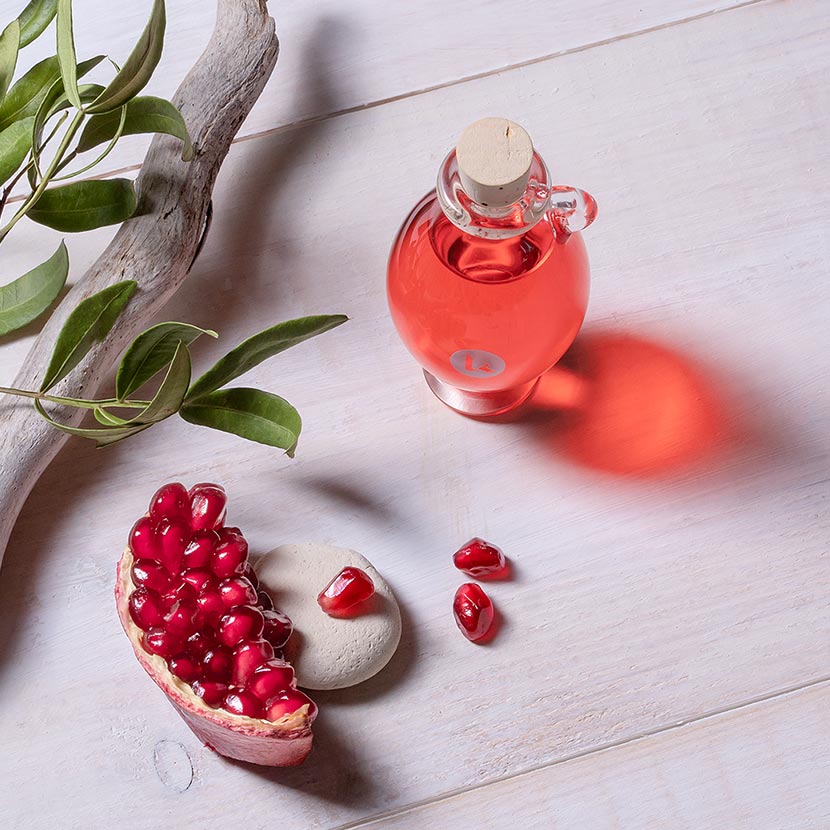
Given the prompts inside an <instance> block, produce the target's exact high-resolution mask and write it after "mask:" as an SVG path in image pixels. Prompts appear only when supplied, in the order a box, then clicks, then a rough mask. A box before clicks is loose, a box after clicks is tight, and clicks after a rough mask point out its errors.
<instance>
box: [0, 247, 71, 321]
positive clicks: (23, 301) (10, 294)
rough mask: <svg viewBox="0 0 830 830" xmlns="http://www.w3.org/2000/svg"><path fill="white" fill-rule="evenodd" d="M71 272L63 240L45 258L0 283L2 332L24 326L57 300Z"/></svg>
mask: <svg viewBox="0 0 830 830" xmlns="http://www.w3.org/2000/svg"><path fill="white" fill-rule="evenodd" d="M68 273H69V254H67V252H66V245H64V244H63V242H61V244H60V246H59V247H58V250H57V251H55V253H54V254H52V256H50V257H49V259H47V260H46V262H42V263H41V264H40V265H38V266H37V267H36V268H32V270H31V271H28V272H27V273H25V274H24V275H23V276H22V277H18V278H17V279H16V280H15V281H14V282H11V283H9V284H8V285H4V286H2V287H0V335H3V334H8V333H9V332H10V331H15V330H16V329H19V328H22V327H23V326H25V325H26V324H27V323H31V322H32V320H34V319H36V318H37V317H39V316H40V315H41V314H43V312H44V311H46V309H47V308H49V306H50V305H52V303H53V302H54V301H55V299H56V297H57V296H58V294H60V292H61V289H62V288H63V286H64V284H65V283H66V275H67V274H68Z"/></svg>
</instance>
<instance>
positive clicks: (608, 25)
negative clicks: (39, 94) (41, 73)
mask: <svg viewBox="0 0 830 830" xmlns="http://www.w3.org/2000/svg"><path fill="white" fill-rule="evenodd" d="M746 2H751V0H675V2H673V3H665V2H663V0H637V1H636V2H634V0H627V2H622V3H621V2H619V0H567V2H559V3H556V4H553V3H550V2H548V1H547V0H521V2H518V3H513V4H510V13H505V12H506V9H507V6H506V4H504V3H492V2H490V3H482V2H480V0H457V2H455V3H450V4H448V3H445V2H443V0H419V2H418V3H415V4H413V3H400V2H396V3H389V2H385V1H384V0H348V2H345V3H344V2H343V0H314V3H298V2H284V0H283V2H278V0H272V2H271V3H270V7H271V13H272V14H273V15H274V17H275V19H276V21H277V30H278V34H279V37H280V41H281V43H282V51H281V54H280V60H279V65H278V67H277V71H276V72H275V74H274V77H273V78H272V79H271V82H270V84H269V86H268V87H267V88H266V90H265V92H264V93H263V95H262V98H261V99H260V102H259V104H258V106H257V107H256V108H255V109H254V111H253V113H252V114H251V116H250V117H249V119H248V121H247V122H246V124H245V125H244V126H243V128H242V131H241V133H240V135H246V134H251V133H257V132H261V131H263V130H271V129H275V128H278V127H280V126H283V125H285V124H290V123H293V122H296V121H299V120H303V119H307V118H317V117H319V116H323V115H327V114H329V113H331V112H334V111H338V110H343V109H349V108H351V107H360V106H364V105H365V104H368V103H371V102H373V101H378V100H383V99H386V98H393V97H396V96H400V95H407V94H409V93H412V92H414V91H416V90H421V89H425V88H427V87H431V86H435V85H437V84H445V83H451V82H453V81H455V80H456V79H458V78H462V77H468V76H471V75H475V74H479V73H482V72H492V71H494V70H497V69H500V68H503V67H505V66H511V65H513V64H516V63H520V62H522V61H527V60H533V59H536V58H539V57H543V56H545V55H550V54H553V53H555V52H560V51H564V50H570V49H577V48H580V47H582V46H585V45H586V44H589V43H597V42H599V41H603V40H607V39H610V38H615V37H621V36H624V35H627V34H630V33H631V32H636V31H642V30H644V29H649V28H652V27H655V26H662V25H665V24H668V23H671V22H673V21H675V20H682V19H685V18H688V17H692V16H695V15H700V14H707V13H709V12H712V11H715V10H719V9H725V8H726V9H728V8H731V7H735V6H740V5H743V4H745V3H746ZM21 5H22V0H0V19H2V20H6V19H11V18H12V17H13V16H14V15H15V14H17V13H18V12H19V10H20V7H21ZM74 5H75V33H76V39H77V41H78V54H79V56H89V55H94V54H99V53H100V52H101V51H106V52H107V53H108V54H110V55H111V56H112V58H113V59H114V60H116V61H119V62H123V61H124V59H125V58H126V56H127V55H128V54H129V52H130V50H131V48H132V46H133V43H134V42H135V40H136V38H137V37H138V34H139V33H140V32H141V30H142V28H143V26H144V23H145V21H146V19H147V16H148V13H149V9H150V6H151V0H134V2H130V3H127V4H123V5H124V8H119V10H118V12H117V13H114V12H113V11H112V4H111V3H110V2H109V0H85V2H76V3H75V4H74ZM167 6H168V34H167V40H166V47H165V54H164V57H163V59H162V63H161V65H160V66H159V69H158V71H157V73H156V75H155V77H154V78H153V80H152V81H151V83H150V85H149V87H148V92H151V93H153V94H156V95H162V96H166V97H169V96H170V95H171V94H172V93H173V91H174V90H175V89H176V88H177V86H178V85H179V83H180V81H181V80H182V78H183V77H184V75H185V74H186V73H187V71H188V70H189V69H190V67H191V66H192V65H193V63H194V61H195V60H196V58H197V57H198V56H199V55H200V54H201V52H202V49H203V48H204V46H205V44H206V43H207V40H208V37H209V36H210V32H211V31H212V29H213V21H214V18H215V9H214V4H213V3H211V2H205V0H168V3H167ZM540 33H544V34H543V36H540ZM53 50H54V43H53V37H52V36H51V30H50V34H47V35H44V37H43V39H42V40H39V41H36V42H35V43H34V44H32V45H31V46H29V47H28V48H27V49H26V51H25V52H24V53H23V56H24V59H25V61H26V65H27V66H30V65H31V64H32V63H34V61H35V60H39V59H40V58H43V57H46V56H47V55H49V54H53ZM147 143H148V142H147V141H146V140H145V139H144V138H143V137H128V138H125V139H124V140H123V141H122V143H121V144H119V147H118V148H117V149H116V151H115V152H114V153H113V154H112V155H111V156H110V157H109V159H108V160H107V163H106V165H105V169H106V170H117V169H119V168H122V167H126V166H128V165H133V164H137V163H139V162H140V161H141V159H142V158H143V156H144V150H145V148H146V146H147Z"/></svg>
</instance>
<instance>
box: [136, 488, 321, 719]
mask: <svg viewBox="0 0 830 830" xmlns="http://www.w3.org/2000/svg"><path fill="white" fill-rule="evenodd" d="M226 505H227V496H226V495H225V491H224V490H223V489H222V487H220V486H219V485H217V484H197V485H196V486H195V487H192V488H191V489H190V490H187V489H186V488H185V487H184V486H183V485H182V484H179V483H177V482H176V483H172V484H166V485H164V487H162V488H161V489H160V490H158V491H157V492H156V494H155V495H154V496H153V499H152V501H151V502H150V508H149V515H147V516H144V517H142V518H141V519H139V520H138V521H137V522H136V524H135V526H134V527H133V529H132V531H131V533H130V540H129V544H130V549H131V551H132V554H133V566H132V570H131V577H132V582H133V585H134V586H135V587H134V590H133V591H132V593H131V594H130V597H129V609H130V616H131V618H132V620H133V622H134V623H135V624H136V625H137V626H138V627H139V628H140V629H141V630H142V632H143V635H142V646H143V648H144V650H145V651H147V652H148V653H150V654H156V655H158V656H159V657H162V658H163V659H164V660H166V661H167V667H168V668H169V670H170V672H171V673H172V674H173V675H175V676H176V677H177V678H179V679H180V680H182V681H184V682H185V683H187V684H188V685H189V686H190V688H191V689H192V690H193V693H194V694H195V695H196V696H197V697H199V698H201V699H202V700H203V701H204V702H205V703H206V704H207V705H208V706H212V707H214V708H222V709H224V710H225V711H226V712H229V713H231V714H233V715H245V716H247V717H250V718H262V719H265V720H269V721H276V720H279V719H280V718H281V717H283V716H284V715H288V714H291V713H293V712H296V711H297V710H298V709H300V708H301V707H303V706H307V707H308V710H307V712H308V718H309V720H310V721H312V720H313V719H314V717H315V716H316V714H317V707H316V705H315V704H314V703H313V701H311V700H310V699H309V698H308V697H307V696H306V695H304V694H303V693H302V692H301V691H299V690H298V689H297V688H296V681H295V678H294V670H293V669H292V668H291V666H290V665H289V664H288V663H287V662H285V660H284V659H283V648H284V647H285V644H286V643H287V642H288V639H289V637H290V636H291V633H292V625H291V620H289V619H288V617H287V616H285V614H282V613H280V612H279V611H277V610H275V609H274V604H273V602H272V601H271V598H270V596H269V595H268V594H267V593H266V592H265V591H263V590H260V588H259V580H258V579H257V576H256V573H255V572H254V569H253V567H252V566H251V564H250V563H249V561H248V543H247V541H246V540H245V537H244V536H243V535H242V532H241V531H240V530H239V528H237V527H226V526H225V513H226Z"/></svg>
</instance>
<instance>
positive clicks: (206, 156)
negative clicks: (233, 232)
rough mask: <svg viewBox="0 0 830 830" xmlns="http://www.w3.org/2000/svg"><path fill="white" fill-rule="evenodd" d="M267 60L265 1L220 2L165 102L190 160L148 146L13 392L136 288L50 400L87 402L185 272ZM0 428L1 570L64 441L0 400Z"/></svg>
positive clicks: (161, 144) (272, 56) (72, 416)
mask: <svg viewBox="0 0 830 830" xmlns="http://www.w3.org/2000/svg"><path fill="white" fill-rule="evenodd" d="M276 59H277V40H276V36H275V35H274V23H273V20H272V19H271V18H270V17H269V16H268V13H267V11H266V7H265V4H264V0H246V2H243V3H237V2H220V5H219V16H218V19H217V28H216V32H215V34H214V37H213V38H212V40H211V42H210V44H209V46H208V47H207V49H206V52H205V54H204V56H203V57H202V58H201V59H200V60H199V61H197V63H196V65H195V66H194V67H193V69H192V71H191V72H190V74H189V75H188V76H187V78H186V79H185V80H184V81H183V82H182V86H181V87H180V89H179V92H178V93H177V95H176V96H175V99H174V100H175V103H176V105H177V106H178V107H179V108H180V111H181V112H182V114H183V115H184V116H185V117H186V118H187V120H188V123H189V125H190V131H191V138H192V140H193V143H194V146H195V147H196V155H195V158H194V159H193V160H192V161H191V162H188V163H185V162H182V161H181V159H180V158H179V155H180V148H179V147H178V145H177V143H176V142H175V141H171V140H170V138H168V137H167V136H159V137H157V138H156V139H155V140H154V142H153V144H152V146H151V147H150V150H149V152H148V155H147V159H146V162H145V163H144V165H143V169H142V171H141V173H140V174H139V177H138V180H137V182H136V189H137V191H138V194H139V200H138V207H137V208H136V212H135V215H134V216H133V218H132V219H130V220H129V221H127V222H125V223H124V224H123V225H122V226H121V227H120V228H119V230H118V232H117V233H116V234H115V237H114V239H113V240H112V242H111V243H110V245H109V246H108V247H107V248H106V250H105V251H104V252H103V253H102V254H101V256H100V257H99V258H98V259H97V260H96V261H95V263H94V265H92V267H91V268H90V269H89V270H88V271H87V272H86V274H85V275H84V277H83V278H82V279H81V280H80V281H79V282H78V283H77V284H76V285H74V286H73V287H72V289H71V290H70V291H69V293H68V294H67V295H66V296H65V297H64V299H63V301H62V302H61V303H60V305H59V306H58V307H57V308H56V309H55V311H54V312H53V313H52V314H51V316H50V318H49V320H48V322H47V323H46V325H45V326H44V327H43V331H42V332H41V334H40V335H39V337H38V338H37V339H36V340H35V342H34V344H33V345H32V348H31V350H30V351H29V353H28V355H27V356H26V358H25V361H24V364H23V367H22V368H21V370H20V371H19V372H18V374H17V376H16V377H15V380H14V382H13V384H12V386H14V387H15V388H18V389H24V390H37V389H39V388H40V383H41V381H42V380H43V376H44V373H45V371H46V367H47V366H48V365H49V360H50V358H51V355H52V350H53V349H54V344H55V342H56V340H57V336H58V333H59V332H60V330H61V329H62V327H63V325H64V323H65V322H66V321H67V319H68V317H69V315H70V314H71V313H72V311H73V310H74V309H75V308H76V307H77V305H78V304H79V303H80V302H81V301H82V300H83V299H86V298H87V297H90V296H92V295H93V294H95V293H97V292H99V291H101V290H102V289H103V288H105V287H107V286H110V285H113V284H115V283H117V282H120V281H121V280H124V279H132V280H135V282H137V283H138V288H137V290H136V294H135V295H134V296H133V298H132V300H131V301H130V303H129V304H128V306H127V308H126V310H125V311H124V312H123V313H122V314H121V316H120V317H119V320H118V322H117V323H116V324H115V326H114V327H113V329H112V331H111V332H110V334H109V336H108V337H107V338H106V339H105V340H104V342H102V343H99V344H97V345H96V346H94V347H93V348H92V349H90V351H89V353H88V354H87V355H86V356H85V357H84V359H83V360H82V361H81V362H80V363H79V364H78V366H77V367H76V368H75V369H74V370H73V372H72V373H71V374H70V376H69V377H68V378H67V379H66V380H64V381H62V382H61V383H59V384H58V385H56V386H55V392H54V394H57V395H65V396H68V397H75V398H82V397H92V396H94V394H95V393H96V391H97V389H98V387H99V386H100V384H101V381H102V379H103V377H104V373H105V372H107V371H109V369H110V368H111V366H112V364H113V363H114V362H115V360H116V358H117V357H118V355H119V354H120V353H121V351H122V350H123V349H124V348H125V347H126V345H127V344H128V343H129V342H130V341H131V340H132V339H133V338H134V337H135V336H136V335H137V334H138V333H139V332H140V331H141V330H142V329H143V328H144V327H145V326H146V325H147V324H148V322H149V320H150V319H151V318H152V316H153V315H154V314H155V313H156V312H157V311H158V310H159V309H160V308H161V307H162V306H163V305H164V303H165V302H166V301H167V299H168V298H169V297H170V296H171V295H172V294H173V292H174V291H175V290H176V289H177V288H178V287H179V285H180V284H181V282H182V281H183V280H184V278H185V276H186V275H187V273H188V272H189V270H190V266H191V264H192V262H193V259H194V257H195V256H196V253H197V251H198V247H199V242H200V240H201V239H202V236H203V233H204V230H205V222H206V219H207V212H208V207H209V204H210V196H211V192H212V190H213V184H214V182H215V181H216V175H217V173H218V172H219V167H220V165H221V164H222V161H223V160H224V158H225V156H226V154H227V152H228V148H229V147H230V144H231V141H232V139H233V137H234V135H236V131H237V130H238V129H239V126H240V124H241V123H242V121H243V120H244V118H245V115H246V114H247V113H248V112H250V109H251V106H252V105H253V102H254V101H255V100H256V99H257V96H258V95H259V93H260V92H261V91H262V87H263V86H264V84H265V81H266V80H267V78H268V76H269V75H270V74H271V70H272V69H273V67H274V64H275V62H276ZM217 67H221V72H220V71H218V69H217ZM85 414H87V413H85V412H84V410H80V409H75V410H71V411H67V412H65V413H62V414H60V415H59V416H58V418H59V420H61V421H62V422H63V423H65V424H67V425H69V426H78V425H79V424H80V423H81V421H82V420H83V418H84V415H85ZM0 423H2V431H0V493H2V494H3V496H2V511H0V563H1V562H2V559H3V554H4V552H5V547H6V541H7V540H8V537H9V534H10V533H11V530H12V527H13V526H14V522H15V520H16V518H17V514H18V513H19V512H20V508H21V507H22V506H23V503H24V501H25V500H26V497H27V496H28V495H29V492H30V491H31V489H32V487H33V486H34V483H35V482H36V481H37V479H38V477H39V476H40V475H41V473H42V472H43V471H44V470H45V469H46V467H47V465H48V464H49V462H50V461H51V460H52V459H53V458H54V457H55V455H57V453H58V451H59V450H60V448H61V446H63V444H64V443H65V442H66V440H67V438H68V436H67V435H66V434H64V433H62V432H58V431H57V430H55V429H54V428H53V427H52V426H51V425H49V424H48V423H46V421H44V420H43V419H42V418H41V417H40V416H39V415H38V414H37V413H36V412H35V411H34V410H33V408H32V407H31V405H30V404H29V402H28V401H27V400H22V401H21V400H14V399H8V398H7V399H6V400H5V401H4V402H3V418H2V422H0Z"/></svg>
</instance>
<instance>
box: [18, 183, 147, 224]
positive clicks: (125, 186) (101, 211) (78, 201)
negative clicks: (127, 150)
mask: <svg viewBox="0 0 830 830" xmlns="http://www.w3.org/2000/svg"><path fill="white" fill-rule="evenodd" d="M135 207H136V195H135V188H134V187H133V183H132V182H131V181H130V180H129V179H90V180H88V181H79V182H71V183H70V184H64V185H61V186H60V187H52V188H50V189H49V190H45V191H44V192H43V195H42V196H41V197H40V198H39V199H38V200H37V202H35V204H34V205H33V206H32V207H31V208H30V210H29V213H28V216H29V218H30V219H31V220H33V221H34V222H38V223H39V224H41V225H46V227H48V228H54V229H55V230H57V231H66V232H73V233H74V232H76V231H89V230H92V229H93V228H100V227H103V226H104V225H117V224H118V223H119V222H123V221H124V220H125V219H129V218H130V217H131V216H132V215H133V213H134V212H135Z"/></svg>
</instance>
